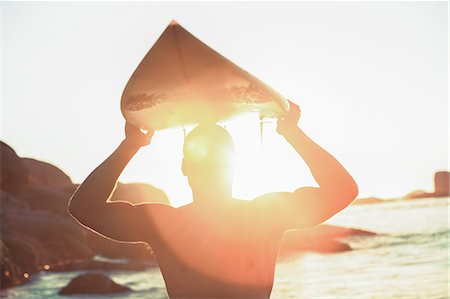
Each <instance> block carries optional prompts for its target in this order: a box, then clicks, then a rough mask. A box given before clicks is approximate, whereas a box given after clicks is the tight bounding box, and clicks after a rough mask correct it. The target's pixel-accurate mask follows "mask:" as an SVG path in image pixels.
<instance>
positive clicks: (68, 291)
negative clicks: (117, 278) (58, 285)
mask: <svg viewBox="0 0 450 299" xmlns="http://www.w3.org/2000/svg"><path fill="white" fill-rule="evenodd" d="M129 291H131V289H130V288H129V287H126V286H123V285H120V284H117V283H115V282H114V281H113V280H112V279H111V278H109V277H108V276H106V275H103V274H101V273H86V274H81V275H79V276H77V277H75V278H73V279H72V280H71V281H70V282H69V284H68V285H66V286H65V287H63V288H62V289H61V290H60V291H59V294H60V295H75V294H85V295H87V294H90V295H95V294H103V295H105V294H117V293H124V292H129Z"/></svg>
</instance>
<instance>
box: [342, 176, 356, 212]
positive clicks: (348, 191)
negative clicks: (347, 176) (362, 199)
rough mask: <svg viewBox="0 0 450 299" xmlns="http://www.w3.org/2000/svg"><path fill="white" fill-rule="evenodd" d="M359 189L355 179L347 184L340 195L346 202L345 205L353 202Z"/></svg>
mask: <svg viewBox="0 0 450 299" xmlns="http://www.w3.org/2000/svg"><path fill="white" fill-rule="evenodd" d="M358 193H359V189H358V185H357V184H356V182H355V181H352V182H351V183H348V184H346V186H345V188H344V189H343V190H342V194H341V195H340V198H341V201H342V202H343V203H344V205H345V207H346V206H348V205H349V204H351V203H352V202H353V201H354V200H355V199H356V197H357V196H358Z"/></svg>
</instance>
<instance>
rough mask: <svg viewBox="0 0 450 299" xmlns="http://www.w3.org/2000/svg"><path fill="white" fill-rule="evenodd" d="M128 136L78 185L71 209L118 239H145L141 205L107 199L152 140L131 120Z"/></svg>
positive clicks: (88, 225)
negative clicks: (139, 151)
mask: <svg viewBox="0 0 450 299" xmlns="http://www.w3.org/2000/svg"><path fill="white" fill-rule="evenodd" d="M125 133H126V138H125V139H124V140H123V141H122V142H121V143H120V145H119V146H118V147H117V149H116V150H115V151H114V152H113V153H112V154H111V155H110V156H109V157H108V158H107V159H106V160H105V161H104V162H103V163H102V164H100V165H99V166H98V167H97V168H96V169H95V170H94V171H93V172H92V173H91V174H90V175H89V176H88V177H87V178H86V180H85V181H84V182H83V183H82V184H81V185H80V186H79V187H78V189H77V190H76V192H75V194H74V195H73V196H72V198H71V199H70V202H69V212H70V214H72V216H73V217H75V218H76V219H77V220H78V221H79V222H80V223H81V224H83V225H85V226H87V227H89V228H91V229H93V230H94V231H96V232H98V233H100V234H102V235H104V236H107V237H109V238H112V239H115V240H118V241H128V242H133V241H144V239H143V238H144V237H145V232H144V231H143V227H145V225H143V223H141V221H142V220H143V218H144V213H143V210H142V209H139V208H138V206H133V205H131V204H128V203H125V202H114V203H107V202H106V201H107V199H108V198H109V197H110V196H111V194H112V192H113V190H114V188H115V185H116V182H117V180H118V178H119V176H120V174H121V173H122V171H123V169H124V168H125V166H126V165H127V164H128V162H129V161H130V160H131V158H132V157H133V156H134V155H135V154H136V152H137V151H138V150H139V148H140V147H141V146H145V145H147V144H149V143H150V141H151V137H152V135H153V131H149V132H148V133H147V134H144V133H142V132H141V131H140V130H139V129H137V128H135V127H132V126H131V125H129V124H126V126H125Z"/></svg>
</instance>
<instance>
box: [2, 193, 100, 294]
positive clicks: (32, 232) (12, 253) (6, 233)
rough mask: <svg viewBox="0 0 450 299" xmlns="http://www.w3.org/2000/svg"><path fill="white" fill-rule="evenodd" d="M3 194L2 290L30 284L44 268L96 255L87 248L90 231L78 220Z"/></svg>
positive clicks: (8, 194)
mask: <svg viewBox="0 0 450 299" xmlns="http://www.w3.org/2000/svg"><path fill="white" fill-rule="evenodd" d="M0 191H1V193H0V206H1V210H0V211H1V225H2V234H1V244H2V260H1V261H2V264H1V266H2V267H1V268H2V272H1V282H2V285H1V287H2V288H5V287H10V286H13V285H17V284H20V283H22V282H25V281H27V278H28V277H29V276H30V275H32V274H33V273H36V272H37V271H39V270H41V269H42V268H43V266H44V265H50V266H53V265H55V264H58V263H61V262H69V261H76V260H79V259H90V258H91V257H92V256H93V252H92V250H91V249H90V248H88V247H87V246H86V242H85V236H86V232H85V231H84V230H83V229H82V228H81V227H80V226H79V225H78V224H77V223H76V222H75V220H73V219H71V218H70V217H69V216H64V215H58V214H56V213H53V212H51V211H46V210H35V209H32V208H30V206H29V205H28V204H27V203H26V202H24V201H22V200H20V199H18V198H17V197H16V196H15V195H11V194H10V193H7V192H5V191H3V190H0ZM4 269H5V270H4Z"/></svg>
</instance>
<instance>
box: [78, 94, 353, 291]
mask: <svg viewBox="0 0 450 299" xmlns="http://www.w3.org/2000/svg"><path fill="white" fill-rule="evenodd" d="M290 106H291V109H290V111H289V113H288V114H287V115H286V116H284V117H283V118H280V119H278V123H277V132H278V133H279V134H281V135H282V136H283V137H284V138H285V139H286V140H287V141H288V142H289V143H290V144H291V145H292V146H293V148H294V149H295V150H296V151H297V152H298V154H299V155H300V156H301V157H302V158H303V159H304V161H305V162H306V163H307V165H308V166H309V168H310V170H311V172H312V174H313V176H314V178H315V180H316V181H317V183H318V185H319V187H318V188H312V187H306V188H300V189H297V190H296V191H295V192H292V193H291V192H281V193H269V194H265V195H262V196H259V197H257V198H255V199H253V200H251V201H245V200H234V199H233V198H232V196H231V193H232V192H231V191H232V164H233V163H232V158H231V157H232V154H233V152H234V146H233V142H232V140H231V137H230V135H229V134H228V132H227V131H226V130H225V129H223V128H221V127H219V126H217V125H199V126H198V127H197V128H195V129H194V130H192V131H191V133H190V134H189V135H188V136H187V137H186V140H185V143H184V147H183V156H184V157H183V165H182V170H183V174H184V175H185V176H187V179H188V181H189V184H190V186H191V189H192V194H193V203H191V204H188V205H185V206H183V207H180V208H173V207H171V206H169V205H165V204H141V205H136V206H133V205H131V204H129V203H126V202H107V199H108V198H109V196H110V195H111V193H112V191H113V190H114V187H115V184H116V182H117V179H118V177H119V175H120V174H121V172H122V171H123V169H124V168H125V166H126V165H127V163H128V162H129V161H130V159H131V158H132V157H133V156H134V154H136V152H137V151H138V150H139V148H140V147H142V146H145V145H148V144H149V143H150V141H151V138H152V135H153V132H152V131H149V132H147V134H144V133H142V132H141V131H140V130H139V129H137V128H135V127H132V126H130V125H129V124H126V126H125V133H126V138H125V139H124V140H123V141H122V143H121V144H120V145H119V147H118V148H117V149H116V150H115V151H114V152H113V153H112V154H111V156H109V157H108V158H107V159H106V160H105V161H104V162H103V163H102V164H101V165H100V166H98V167H97V168H96V169H95V170H94V171H93V172H92V173H91V174H90V175H89V176H88V178H87V179H86V180H85V181H84V182H83V183H82V184H81V185H80V186H79V188H78V190H77V191H76V192H75V194H74V195H73V197H72V198H71V201H70V204H69V211H70V213H71V214H72V215H73V216H74V217H75V218H76V219H77V220H78V221H79V222H80V223H81V224H83V225H85V226H87V227H89V228H91V229H92V230H94V231H96V232H98V233H99V234H102V235H104V236H106V237H109V238H111V239H114V240H118V241H123V242H145V243H148V244H149V245H150V246H151V247H152V249H153V252H154V255H155V257H156V259H157V261H158V264H159V267H160V269H161V272H162V275H163V277H164V281H165V283H166V287H167V292H168V295H169V297H170V298H269V296H270V293H271V290H272V285H273V278H274V272H275V264H276V260H277V255H278V251H279V247H280V243H281V240H282V237H283V234H284V233H285V232H286V231H287V230H291V229H301V228H308V227H312V226H315V225H317V224H320V223H322V222H323V221H325V220H326V219H328V218H329V217H331V216H333V215H334V214H336V213H337V212H339V211H340V210H342V209H343V208H345V207H346V206H348V205H349V204H350V203H351V202H352V201H353V200H354V199H355V197H356V196H357V193H358V188H357V185H356V183H355V181H354V180H353V178H352V177H351V176H350V174H349V173H348V172H347V171H346V170H345V169H344V167H342V165H341V164H340V163H339V162H338V161H337V160H336V159H335V158H334V157H333V156H332V155H330V154H329V153H328V152H326V151H325V150H324V149H322V148H321V147H320V146H319V145H317V144H316V143H315V142H314V141H312V140H311V139H310V138H309V137H308V136H307V135H306V134H305V133H304V132H303V131H302V130H301V129H300V128H299V127H298V126H297V123H298V120H299V118H300V109H299V107H298V106H297V105H295V104H294V103H292V102H290ZM156 171H157V170H156Z"/></svg>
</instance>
